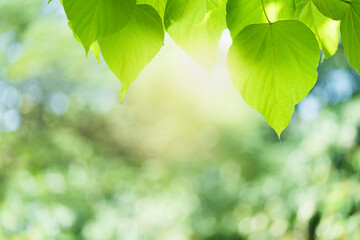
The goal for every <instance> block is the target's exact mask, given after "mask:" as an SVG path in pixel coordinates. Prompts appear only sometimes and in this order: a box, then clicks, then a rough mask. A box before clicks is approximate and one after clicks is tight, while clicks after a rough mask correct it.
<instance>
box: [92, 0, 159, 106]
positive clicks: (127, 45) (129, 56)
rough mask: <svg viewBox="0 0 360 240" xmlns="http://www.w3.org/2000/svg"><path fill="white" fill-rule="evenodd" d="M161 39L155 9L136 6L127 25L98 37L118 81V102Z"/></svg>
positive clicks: (152, 55)
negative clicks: (119, 86)
mask: <svg viewBox="0 0 360 240" xmlns="http://www.w3.org/2000/svg"><path fill="white" fill-rule="evenodd" d="M163 42H164V28H163V25H162V21H161V18H160V16H159V14H158V13H157V11H156V10H155V9H154V8H153V7H151V6H149V5H143V4H141V5H137V6H136V9H135V12H134V14H133V16H132V17H131V19H130V21H129V23H128V25H127V26H126V27H124V28H123V29H121V30H120V31H119V32H117V33H115V34H112V35H110V36H107V37H105V38H102V39H100V40H99V44H100V48H101V53H102V55H103V57H104V59H105V61H106V63H107V64H108V66H109V67H110V69H111V71H112V72H113V73H114V74H115V75H116V76H117V77H118V78H119V79H120V81H121V91H120V93H121V101H122V100H123V99H124V95H125V93H126V92H127V90H128V88H129V86H130V84H131V83H132V82H133V81H134V80H135V79H136V78H137V76H138V75H139V74H140V72H141V71H142V70H143V68H144V67H145V66H146V65H147V64H148V63H149V62H150V61H151V60H152V59H153V58H154V57H155V55H156V54H157V53H158V52H159V50H160V48H161V47H162V45H163Z"/></svg>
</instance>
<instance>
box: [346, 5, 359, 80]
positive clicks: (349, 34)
mask: <svg viewBox="0 0 360 240" xmlns="http://www.w3.org/2000/svg"><path fill="white" fill-rule="evenodd" d="M341 41H342V44H343V46H344V50H345V55H346V57H347V58H348V59H349V63H350V65H351V66H352V67H354V68H355V69H356V70H357V71H358V73H360V0H353V2H352V3H351V4H349V5H348V10H347V12H346V14H345V16H344V18H343V19H342V21H341Z"/></svg>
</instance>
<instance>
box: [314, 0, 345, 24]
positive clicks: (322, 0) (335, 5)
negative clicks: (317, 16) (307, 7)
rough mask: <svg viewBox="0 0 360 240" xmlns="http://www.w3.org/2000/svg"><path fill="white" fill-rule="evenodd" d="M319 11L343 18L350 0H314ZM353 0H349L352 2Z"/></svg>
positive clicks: (335, 18) (332, 16) (326, 14)
mask: <svg viewBox="0 0 360 240" xmlns="http://www.w3.org/2000/svg"><path fill="white" fill-rule="evenodd" d="M312 1H313V2H314V4H315V6H316V7H317V8H318V9H319V11H320V12H321V13H322V14H324V15H325V16H327V17H329V18H332V19H334V20H341V19H342V18H343V16H344V15H345V13H346V10H347V8H348V3H346V2H347V1H348V0H312ZM350 1H351V0H349V2H350Z"/></svg>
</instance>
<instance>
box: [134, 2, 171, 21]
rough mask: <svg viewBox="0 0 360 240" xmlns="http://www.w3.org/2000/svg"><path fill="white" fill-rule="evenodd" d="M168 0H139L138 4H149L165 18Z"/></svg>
mask: <svg viewBox="0 0 360 240" xmlns="http://www.w3.org/2000/svg"><path fill="white" fill-rule="evenodd" d="M166 2H167V0H137V2H136V3H137V4H149V5H150V6H152V7H153V8H155V10H156V11H157V12H158V13H159V15H160V17H161V18H164V13H165V7H166Z"/></svg>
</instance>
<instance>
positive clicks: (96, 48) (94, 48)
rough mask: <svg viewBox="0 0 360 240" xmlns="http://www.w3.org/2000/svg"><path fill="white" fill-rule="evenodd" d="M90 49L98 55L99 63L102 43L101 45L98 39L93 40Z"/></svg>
mask: <svg viewBox="0 0 360 240" xmlns="http://www.w3.org/2000/svg"><path fill="white" fill-rule="evenodd" d="M90 50H91V52H92V53H93V54H94V56H95V57H96V61H97V63H99V58H100V45H99V43H98V41H96V42H93V44H91V45H90Z"/></svg>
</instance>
